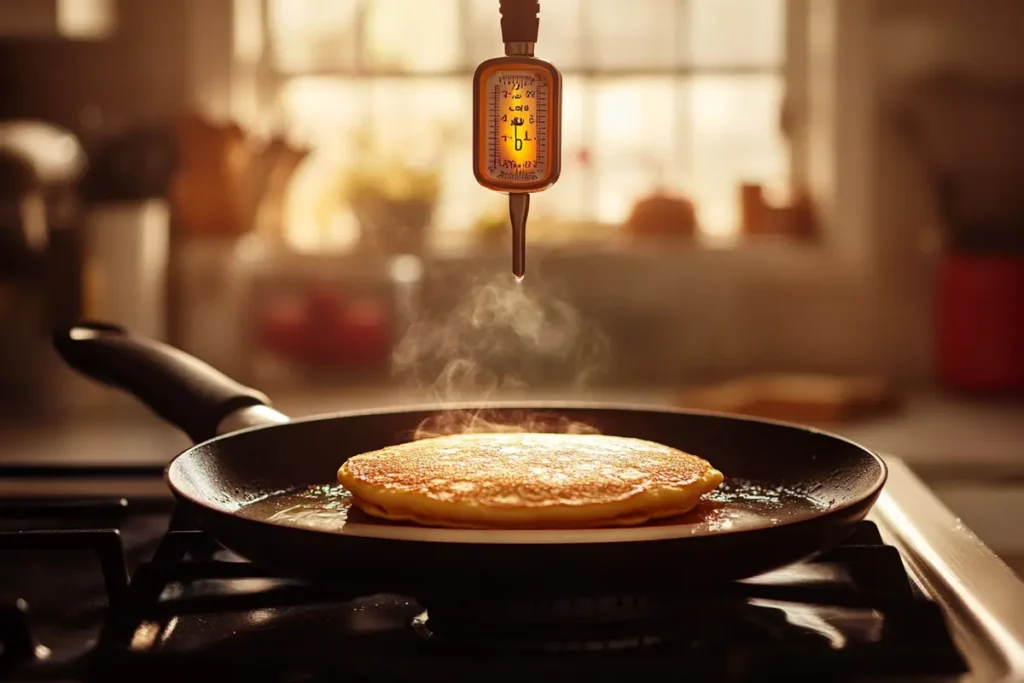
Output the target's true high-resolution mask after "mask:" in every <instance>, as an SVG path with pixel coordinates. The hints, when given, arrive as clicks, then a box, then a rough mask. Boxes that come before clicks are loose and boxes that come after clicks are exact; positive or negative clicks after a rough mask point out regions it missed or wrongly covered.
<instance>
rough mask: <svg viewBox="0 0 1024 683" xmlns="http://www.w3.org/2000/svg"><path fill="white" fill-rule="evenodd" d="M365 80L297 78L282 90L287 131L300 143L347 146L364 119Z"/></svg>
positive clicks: (365, 102)
mask: <svg viewBox="0 0 1024 683" xmlns="http://www.w3.org/2000/svg"><path fill="white" fill-rule="evenodd" d="M368 99H369V86H368V85H367V82H366V81H362V80H355V79H350V78H334V77H313V76H305V77H296V78H292V79H290V80H289V81H288V82H287V83H286V84H285V86H284V88H283V89H282V90H281V95H280V103H281V108H282V109H283V111H284V115H285V119H286V120H287V121H288V126H289V133H290V134H292V135H294V136H295V137H296V139H297V140H298V141H300V142H301V143H302V144H305V145H309V146H311V147H322V146H324V145H330V146H342V147H347V146H349V145H346V144H345V143H346V141H351V140H352V139H353V137H354V136H355V135H356V133H357V131H358V130H359V128H360V126H361V125H362V124H363V122H364V121H365V120H366V117H367V111H368Z"/></svg>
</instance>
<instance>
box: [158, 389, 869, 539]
mask: <svg viewBox="0 0 1024 683" xmlns="http://www.w3.org/2000/svg"><path fill="white" fill-rule="evenodd" d="M524 410H528V411H529V412H530V413H531V414H533V415H537V414H541V413H545V414H548V415H550V416H552V417H554V418H556V419H557V420H562V421H564V420H570V421H573V422H579V423H584V424H586V425H588V426H590V427H591V428H592V429H594V430H596V431H598V432H600V433H604V434H612V435H617V436H630V437H635V438H640V439H646V440H650V441H656V442H659V443H662V444H665V445H667V446H671V447H673V448H677V449H680V450H683V451H685V452H688V453H693V454H695V455H698V456H700V457H702V458H704V459H706V460H708V461H709V462H710V463H711V464H712V466H714V467H715V468H717V469H719V470H721V471H722V472H723V473H724V474H725V477H726V480H725V482H724V483H723V484H722V486H721V487H720V488H719V489H718V490H717V491H715V492H713V493H712V494H709V495H707V496H705V499H704V500H703V501H702V502H701V503H700V505H698V507H697V508H696V509H694V510H693V511H691V512H690V513H688V514H686V515H684V516H681V517H677V518H671V519H666V520H660V521H657V522H651V523H647V524H644V525H640V526H635V527H620V528H594V529H571V530H569V529H567V530H476V529H446V528H435V527H425V526H417V525H412V524H404V523H395V522H388V521H386V520H383V519H378V518H374V517H370V516H368V515H366V514H365V513H363V512H362V511H360V510H358V509H353V508H352V507H351V498H350V496H349V494H348V492H347V491H345V490H344V488H342V487H341V486H340V485H339V484H337V482H336V479H335V476H334V474H335V472H336V471H337V469H338V467H339V466H340V465H341V464H342V463H343V462H344V461H345V460H346V459H347V458H349V457H352V456H354V455H358V454H360V453H364V452H368V451H373V450H377V449H379V448H382V447H385V446H389V445H393V444H397V443H402V442H404V441H408V440H410V439H411V438H412V437H413V435H414V433H415V432H416V430H417V427H418V426H419V425H421V424H423V423H424V421H426V420H428V419H430V418H432V417H435V416H436V415H437V414H438V411H436V410H434V411H431V410H412V411H392V412H376V413H359V414H350V415H344V416H331V417H324V418H313V419H309V420H303V421H298V422H293V423H289V424H284V425H278V426H274V427H269V428H263V429H257V430H250V431H247V432H242V433H239V434H234V435H228V436H225V437H221V438H219V439H216V440H213V441H210V442H207V443H205V444H200V445H199V446H196V447H195V448H193V449H190V450H189V451H186V452H185V453H183V454H182V455H181V456H179V457H178V458H177V459H175V461H174V462H173V463H172V464H171V466H170V467H169V468H168V480H169V482H170V485H171V487H172V489H173V490H174V491H175V493H176V494H177V495H178V496H179V497H181V498H183V499H184V500H186V501H188V502H189V503H192V504H194V505H196V506H199V507H200V508H203V509H205V510H208V511H210V512H214V513H223V514H229V515H231V516H233V517H236V518H241V519H244V520H247V521H249V522H250V523H254V524H258V525H270V526H274V527H291V528H295V529H302V530H304V531H307V532H314V533H316V534H318V535H320V534H325V535H330V536H343V537H361V538H376V539H390V540H407V541H425V542H435V543H436V542H445V543H469V544H488V545H493V544H542V545H546V544H567V543H585V544H590V543H609V542H627V541H653V540H666V539H676V538H687V537H706V536H721V535H735V534H741V533H743V532H747V531H755V530H758V529H766V528H771V527H779V526H786V525H792V524H794V523H797V522H800V521H803V520H812V519H815V518H820V517H822V516H827V515H829V514H830V513H838V514H841V513H842V511H843V510H845V509H847V508H851V507H856V506H858V505H863V504H864V503H865V501H869V500H870V499H872V498H873V497H874V496H876V495H877V493H878V491H879V490H880V488H881V485H882V483H883V482H884V479H885V468H884V465H883V464H882V462H881V461H880V460H879V459H878V458H877V457H876V456H874V455H872V454H871V453H869V452H868V451H866V450H864V449H863V448H861V447H859V446H857V445H856V444H853V443H851V442H848V441H845V440H843V439H840V438H837V437H834V436H831V435H828V434H823V433H820V432H816V431H813V430H808V429H802V428H798V427H793V426H789V425H782V424H777V423H772V422H762V421H756V420H747V419H740V418H733V417H727V416H719V415H710V414H700V413H688V412H673V411H651V410H634V409H627V408H594V407H573V406H558V407H532V406H531V407H527V408H524V407H499V408H493V409H488V419H489V420H490V421H491V422H498V423H504V424H516V422H517V421H521V420H522V415H523V413H524ZM240 521H241V520H240Z"/></svg>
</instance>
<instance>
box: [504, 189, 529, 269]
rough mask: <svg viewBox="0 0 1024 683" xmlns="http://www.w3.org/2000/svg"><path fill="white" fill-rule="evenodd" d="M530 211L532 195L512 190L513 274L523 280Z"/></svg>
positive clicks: (509, 203)
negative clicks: (527, 219) (527, 224)
mask: <svg viewBox="0 0 1024 683" xmlns="http://www.w3.org/2000/svg"><path fill="white" fill-rule="evenodd" d="M529 213H530V195H529V194H527V193H525V192H512V193H510V194H509V196H508V216H509V219H510V220H511V221H512V274H513V275H515V276H516V279H517V280H522V279H523V276H524V275H525V274H526V217H527V216H528V215H529Z"/></svg>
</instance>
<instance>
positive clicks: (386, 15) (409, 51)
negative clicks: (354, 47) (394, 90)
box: [336, 0, 462, 73]
mask: <svg viewBox="0 0 1024 683" xmlns="http://www.w3.org/2000/svg"><path fill="white" fill-rule="evenodd" d="M336 1H337V0H336ZM342 4H354V3H342ZM458 36H459V6H458V0H427V1H424V0H373V1H372V2H369V3H367V5H366V67H367V68H368V69H379V70H387V71H409V72H413V73H424V72H427V73H429V72H434V73H437V72H445V71H448V72H451V71H453V70H455V69H456V68H458V66H459V62H460V61H461V57H462V44H461V41H460V40H459V39H458Z"/></svg>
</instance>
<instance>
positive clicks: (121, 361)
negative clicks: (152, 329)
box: [53, 322, 270, 443]
mask: <svg viewBox="0 0 1024 683" xmlns="http://www.w3.org/2000/svg"><path fill="white" fill-rule="evenodd" d="M53 345H54V348H56V350H57V353H59V354H60V356H61V358H63V359H64V362H66V363H67V364H68V365H70V366H71V367H72V368H74V369H75V370H77V371H78V372H80V373H81V374H83V375H85V376H87V377H90V378H92V379H94V380H97V381H99V382H102V383H104V384H106V385H108V386H111V387H115V388H118V389H122V390H124V391H127V392H128V393H130V394H132V395H134V396H135V397H136V398H138V399H139V400H140V401H142V402H143V403H144V404H146V405H147V406H148V407H149V408H150V409H151V410H152V411H153V412H155V413H156V414H157V415H159V416H160V417H162V418H164V419H165V420H167V421H168V422H170V423H171V424H173V425H175V426H176V427H179V428H180V429H181V430H182V431H184V432H185V433H186V434H188V435H189V436H190V437H192V440H193V441H194V442H196V443H199V442H200V441H205V440H206V439H210V438H212V437H214V436H216V434H217V425H219V424H220V422H221V421H222V420H223V419H224V418H226V417H227V416H228V415H230V414H231V413H234V412H235V411H237V410H239V409H241V408H245V407H247V406H254V405H266V406H269V405H270V400H269V399H268V398H267V397H266V396H264V395H263V394H262V393H260V392H259V391H256V390H255V389H251V388H249V387H247V386H245V385H243V384H240V383H238V382H236V381H235V380H233V379H231V378H230V377H228V376H227V375H225V374H224V373H222V372H220V371H219V370H216V369H214V368H213V367H211V366H209V365H207V364H206V363H204V362H203V361H201V360H199V359H198V358H195V357H194V356H190V355H189V354H187V353H185V352H184V351H181V350H180V349H176V348H174V347H172V346H168V345H167V344H163V343H161V342H158V341H155V340H152V339H146V338H144V337H136V336H133V335H131V334H129V333H128V332H127V331H125V330H124V329H123V328H121V327H118V326H116V325H111V324H108V323H96V322H83V323H76V324H75V325H72V326H71V327H67V328H64V329H61V330H58V331H57V332H55V333H54V335H53Z"/></svg>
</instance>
